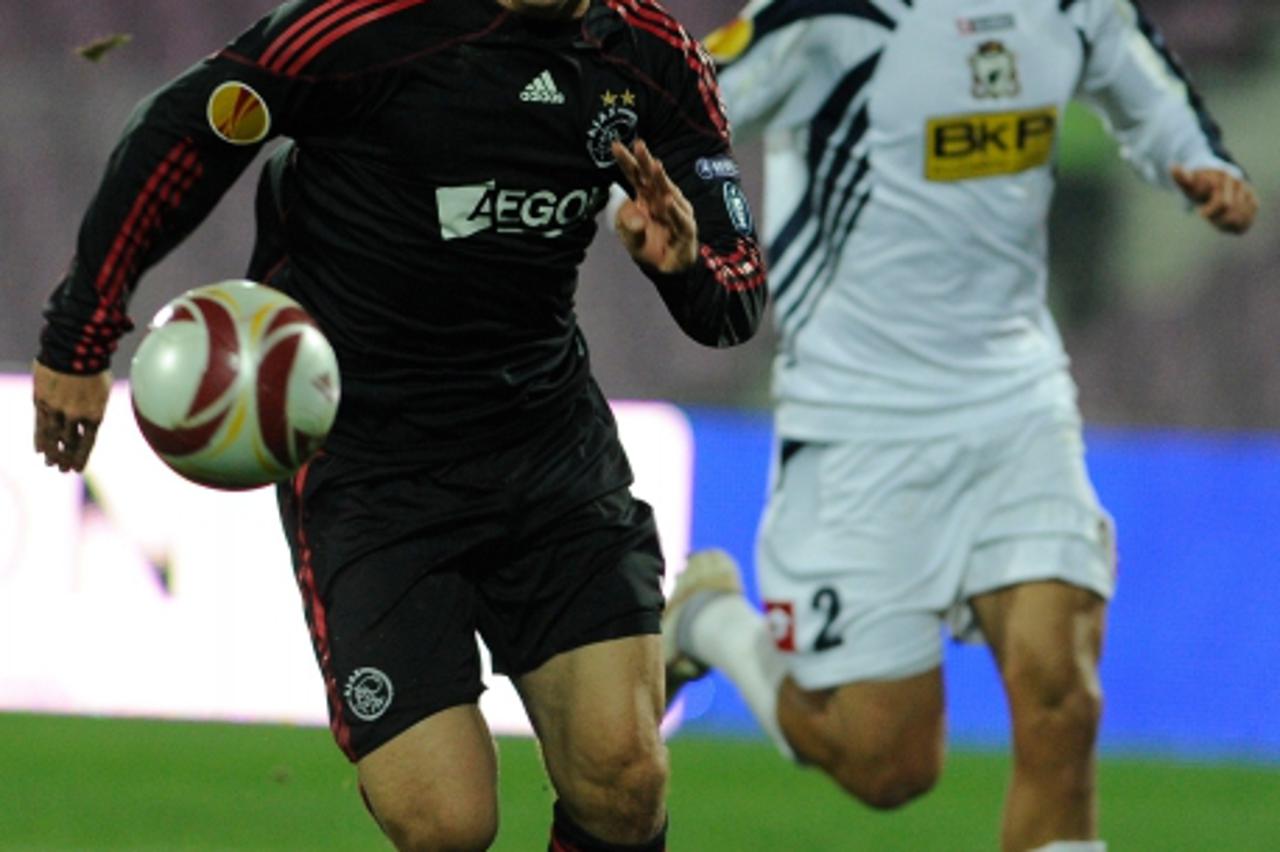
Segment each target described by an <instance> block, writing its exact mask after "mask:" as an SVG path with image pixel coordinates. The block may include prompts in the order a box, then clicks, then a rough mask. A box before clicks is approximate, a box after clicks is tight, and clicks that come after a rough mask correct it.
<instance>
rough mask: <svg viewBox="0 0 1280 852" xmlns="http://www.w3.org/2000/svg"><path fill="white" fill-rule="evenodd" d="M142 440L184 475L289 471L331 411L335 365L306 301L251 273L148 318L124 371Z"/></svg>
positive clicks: (247, 480) (224, 478) (268, 478)
mask: <svg viewBox="0 0 1280 852" xmlns="http://www.w3.org/2000/svg"><path fill="white" fill-rule="evenodd" d="M130 385H131V390H132V397H133V413H134V416H135V417H136V418H137V421H138V426H139V427H141V429H142V434H143V436H144V437H145V438H146V439H147V443H148V444H150V445H151V448H152V449H153V450H155V451H156V453H157V454H158V455H159V456H160V458H161V459H163V460H164V462H165V464H167V465H169V467H171V468H173V469H174V470H175V471H177V472H178V473H179V474H181V475H182V476H184V477H186V478H187V479H190V480H192V481H193V482H198V483H200V484H201V485H208V486H212V487H214V488H225V489H245V488H256V487H258V486H261V485H267V484H270V483H272V482H277V481H279V480H281V479H285V478H287V477H289V476H290V475H292V474H293V473H294V472H295V471H296V470H297V469H298V468H299V467H301V466H302V465H303V464H304V463H305V462H306V461H307V459H309V458H310V457H311V456H312V455H314V454H315V452H316V451H317V450H318V449H319V448H320V445H321V444H322V443H323V442H324V439H325V437H326V436H327V435H328V434H329V428H330V427H331V426H332V425H333V420H334V417H335V416H336V415H337V412H338V397H339V393H340V390H339V380H338V361H337V358H336V357H335V356H334V354H333V347H332V346H330V345H329V341H328V340H327V339H325V336H324V335H323V334H322V333H321V332H320V329H319V328H317V327H316V324H315V322H314V321H313V320H312V319H311V317H310V316H309V315H308V314H307V312H306V311H305V310H303V308H302V306H301V305H299V304H298V303H297V302H295V301H294V300H293V299H290V298H289V297H288V296H286V295H284V294H283V293H281V292H280V291H278V290H273V289H271V288H270V287H266V286H263V285H261V284H255V283H253V282H251V281H223V282H222V283H219V284H212V285H210V286H208V287H199V288H197V289H195V290H190V291H188V292H187V293H184V294H183V295H181V296H179V297H178V298H176V299H174V300H173V301H171V302H170V303H169V304H168V305H166V306H165V307H164V308H163V309H161V311H160V312H159V313H158V314H156V317H155V319H154V320H153V321H152V323H151V326H150V328H149V330H148V333H147V336H146V338H145V339H144V340H143V341H142V345H141V346H139V347H138V352H137V354H136V355H135V356H134V358H133V364H132V367H131V371H130Z"/></svg>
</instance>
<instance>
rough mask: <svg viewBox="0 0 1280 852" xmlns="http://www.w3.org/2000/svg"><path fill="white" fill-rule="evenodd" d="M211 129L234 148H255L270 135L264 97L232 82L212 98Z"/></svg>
mask: <svg viewBox="0 0 1280 852" xmlns="http://www.w3.org/2000/svg"><path fill="white" fill-rule="evenodd" d="M207 113H208V117H209V126H210V127H212V128H213V132H214V133H216V134H218V138H220V139H222V140H223V141H224V142H230V143H231V144H232V145H252V144H254V143H255V142H261V141H262V140H263V139H266V138H267V134H268V133H270V132H271V111H270V110H269V109H268V108H267V102H266V101H265V100H263V99H262V96H261V95H259V94H258V93H257V92H255V91H254V90H253V88H252V87H251V86H248V85H246V84H244V83H238V82H234V81H232V82H229V83H223V84H222V85H221V86H219V87H218V88H216V89H214V90H213V94H212V95H210V96H209V106H208V110H207Z"/></svg>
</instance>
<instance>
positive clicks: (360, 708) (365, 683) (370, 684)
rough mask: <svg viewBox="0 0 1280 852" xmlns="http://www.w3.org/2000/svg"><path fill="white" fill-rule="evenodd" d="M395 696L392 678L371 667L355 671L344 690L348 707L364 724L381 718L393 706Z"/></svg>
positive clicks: (343, 695) (343, 693) (343, 694)
mask: <svg viewBox="0 0 1280 852" xmlns="http://www.w3.org/2000/svg"><path fill="white" fill-rule="evenodd" d="M394 696H395V688H394V687H393V686H392V685H391V678H389V677H387V676H386V674H385V673H383V672H382V671H381V670H379V669H375V668H369V667H365V668H359V669H356V670H355V671H353V672H352V673H351V677H349V678H347V685H346V687H345V688H344V689H343V690H342V697H343V698H345V699H346V701H347V707H348V708H349V709H350V710H351V712H352V714H354V715H355V717H356V718H357V719H360V720H361V721H364V722H372V721H374V720H375V719H379V718H381V717H382V715H383V714H384V713H386V712H387V708H388V707H390V706H391V699H392V698H393V697H394Z"/></svg>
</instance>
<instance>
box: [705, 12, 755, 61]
mask: <svg viewBox="0 0 1280 852" xmlns="http://www.w3.org/2000/svg"><path fill="white" fill-rule="evenodd" d="M755 29H756V27H755V24H754V23H753V22H752V21H751V19H750V18H735V19H734V20H732V21H730V22H729V23H727V24H725V25H724V26H723V27H721V28H720V29H718V30H716V31H715V32H713V33H712V34H711V35H709V36H707V37H706V38H705V39H704V40H703V42H702V46H703V47H705V48H706V49H707V52H708V53H710V54H711V58H712V59H714V60H715V61H716V62H722V63H723V62H732V61H733V60H735V59H737V58H738V57H739V56H741V55H742V52H743V51H744V50H746V49H747V45H749V44H751V37H752V36H753V35H755Z"/></svg>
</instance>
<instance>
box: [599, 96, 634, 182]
mask: <svg viewBox="0 0 1280 852" xmlns="http://www.w3.org/2000/svg"><path fill="white" fill-rule="evenodd" d="M600 101H601V103H602V104H603V108H602V109H601V110H600V112H598V113H596V117H595V118H594V119H592V121H591V128H590V129H589V130H588V131H587V152H588V153H590V154H591V160H592V162H594V163H595V164H596V165H597V166H599V167H600V168H602V169H607V168H609V167H610V166H612V165H613V151H612V148H613V140H615V139H617V140H618V141H620V142H621V143H622V144H624V145H630V144H631V143H632V141H633V140H634V139H635V138H636V125H637V124H639V123H640V116H639V115H637V114H636V111H635V109H634V107H635V105H636V96H635V94H634V93H633V92H632V91H631V90H630V89H624V90H623V91H622V93H621V94H619V93H617V92H613V91H610V90H608V89H606V90H605V92H604V94H603V95H601V96H600Z"/></svg>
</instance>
